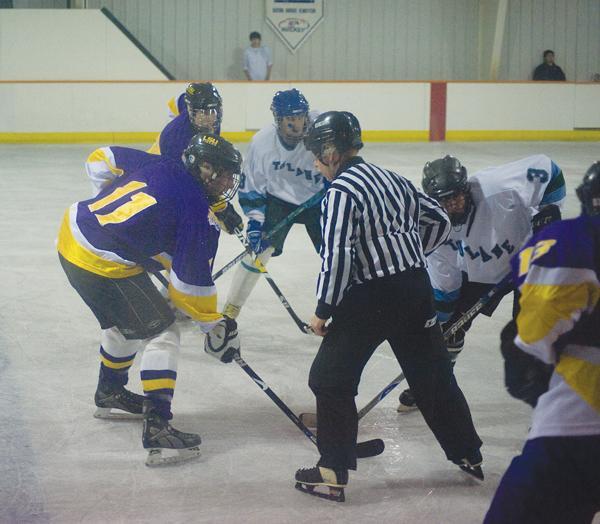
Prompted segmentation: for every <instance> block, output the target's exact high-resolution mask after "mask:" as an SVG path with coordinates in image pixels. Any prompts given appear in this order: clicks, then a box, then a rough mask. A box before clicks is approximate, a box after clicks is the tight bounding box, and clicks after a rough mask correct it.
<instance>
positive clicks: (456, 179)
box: [422, 155, 471, 225]
mask: <svg viewBox="0 0 600 524" xmlns="http://www.w3.org/2000/svg"><path fill="white" fill-rule="evenodd" d="M422 185H423V191H425V193H426V194H427V195H428V196H430V197H431V198H435V199H436V200H438V201H439V202H441V203H442V202H443V200H444V199H448V198H453V197H456V196H459V195H464V196H465V206H464V209H463V211H461V212H459V213H449V214H450V220H451V221H452V225H460V224H464V223H465V221H466V219H467V216H468V215H469V211H470V210H471V193H470V190H469V183H468V181H467V169H466V168H465V166H463V165H462V164H461V163H460V160H458V158H456V157H453V156H450V155H446V156H445V157H444V158H438V159H436V160H432V161H431V162H427V163H426V164H425V166H424V167H423V180H422Z"/></svg>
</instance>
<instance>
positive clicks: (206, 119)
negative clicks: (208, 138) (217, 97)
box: [187, 104, 223, 133]
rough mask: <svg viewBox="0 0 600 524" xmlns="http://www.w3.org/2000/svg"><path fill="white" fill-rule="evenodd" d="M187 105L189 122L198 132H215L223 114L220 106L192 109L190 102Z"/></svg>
mask: <svg viewBox="0 0 600 524" xmlns="http://www.w3.org/2000/svg"><path fill="white" fill-rule="evenodd" d="M187 106H188V116H189V119H190V124H191V125H192V127H193V128H194V130H195V131H197V132H198V133H216V132H217V131H218V129H219V128H220V126H221V120H222V118H223V114H222V112H221V109H220V108H216V107H206V108H200V109H194V108H193V107H192V106H191V104H187Z"/></svg>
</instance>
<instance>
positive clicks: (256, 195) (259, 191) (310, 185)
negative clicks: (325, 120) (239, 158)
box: [239, 115, 325, 223]
mask: <svg viewBox="0 0 600 524" xmlns="http://www.w3.org/2000/svg"><path fill="white" fill-rule="evenodd" d="M311 116H312V115H311ZM314 160H315V157H314V155H313V154H312V153H311V152H310V151H307V150H306V148H305V147H304V144H303V143H302V142H300V143H299V144H297V145H296V146H295V147H293V148H291V149H290V148H289V147H287V146H285V145H284V144H283V143H282V142H281V140H280V139H279V137H278V135H277V129H276V128H275V126H274V125H269V126H268V127H265V128H263V129H261V130H260V131H259V132H258V133H257V134H256V135H254V138H253V139H252V142H251V143H250V147H249V148H248V152H247V153H246V158H245V161H244V165H243V170H242V171H243V174H242V181H241V184H240V189H239V200H240V205H241V207H242V209H243V210H244V213H245V214H246V216H248V218H250V219H253V220H257V221H258V222H261V223H262V222H264V220H265V210H266V205H267V199H268V198H269V196H273V197H275V198H278V199H280V200H283V201H284V202H287V203H290V204H294V205H299V204H302V203H303V202H305V201H306V200H308V199H309V198H310V197H312V196H313V195H315V194H316V193H318V192H319V191H321V190H322V189H323V188H324V187H325V186H324V182H325V180H324V177H323V175H321V173H319V172H318V171H317V170H316V169H315V166H314Z"/></svg>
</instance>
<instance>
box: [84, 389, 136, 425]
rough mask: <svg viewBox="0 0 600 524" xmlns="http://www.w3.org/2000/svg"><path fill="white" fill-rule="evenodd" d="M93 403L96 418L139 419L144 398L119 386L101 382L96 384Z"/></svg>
mask: <svg viewBox="0 0 600 524" xmlns="http://www.w3.org/2000/svg"><path fill="white" fill-rule="evenodd" d="M94 402H95V403H96V406H97V409H96V412H95V413H94V417H96V418H105V419H141V418H142V416H143V415H142V405H143V403H144V396H143V395H138V394H137V393H132V392H131V391H128V390H126V389H125V388H124V387H123V386H121V385H120V384H111V383H108V382H104V383H103V382H101V383H99V384H98V388H97V389H96V394H95V395H94Z"/></svg>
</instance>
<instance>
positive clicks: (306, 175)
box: [273, 160, 323, 184]
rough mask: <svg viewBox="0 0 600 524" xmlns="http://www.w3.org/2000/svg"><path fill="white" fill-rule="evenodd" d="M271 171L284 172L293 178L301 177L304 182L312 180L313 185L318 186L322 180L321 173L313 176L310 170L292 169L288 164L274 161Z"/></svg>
mask: <svg viewBox="0 0 600 524" xmlns="http://www.w3.org/2000/svg"><path fill="white" fill-rule="evenodd" d="M273 169H275V171H281V170H285V171H287V172H288V173H294V174H295V176H300V177H301V176H303V177H304V178H305V179H306V180H313V181H314V182H315V184H319V183H320V182H321V180H322V179H323V175H321V173H315V174H313V172H312V169H301V168H299V167H294V166H292V164H290V163H289V162H281V161H278V160H274V161H273Z"/></svg>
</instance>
